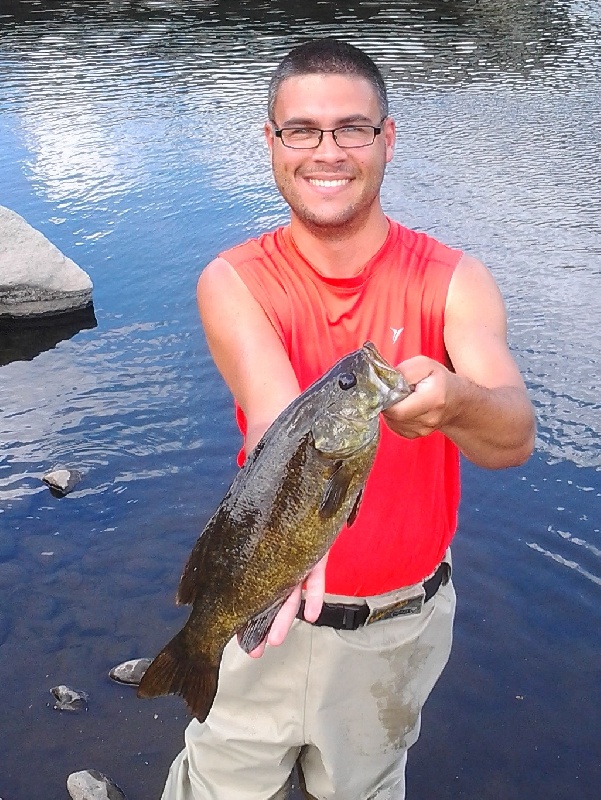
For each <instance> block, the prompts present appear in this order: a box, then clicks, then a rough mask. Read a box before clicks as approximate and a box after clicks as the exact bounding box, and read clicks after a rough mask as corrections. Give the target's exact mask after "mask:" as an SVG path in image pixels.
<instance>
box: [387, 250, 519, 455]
mask: <svg viewBox="0 0 601 800" xmlns="http://www.w3.org/2000/svg"><path fill="white" fill-rule="evenodd" d="M444 337H445V345H446V349H447V353H448V355H449V358H450V361H451V364H452V370H449V369H447V368H446V367H444V366H443V365H441V364H439V363H438V362H436V361H433V360H432V359H429V358H426V357H425V356H416V357H415V358H411V359H408V360H407V361H404V362H403V363H401V364H399V365H398V368H399V369H400V371H401V372H402V373H403V375H404V376H405V378H406V380H407V381H408V382H409V383H410V384H415V392H414V393H413V394H412V395H411V396H410V397H409V398H407V399H406V400H403V401H402V402H401V403H398V404H397V405H395V406H393V407H392V408H391V409H389V410H388V411H387V412H385V413H386V418H387V422H388V424H389V426H390V427H391V428H392V429H393V430H394V431H396V432H397V433H399V434H400V435H402V436H405V437H407V438H416V437H418V436H426V435H427V434H428V433H431V432H432V431H434V430H440V431H442V432H443V433H444V434H446V435H447V436H448V437H449V438H450V439H451V440H452V441H454V442H455V443H456V444H457V446H458V447H459V448H460V450H461V451H462V453H463V454H464V455H465V456H466V457H467V458H469V459H470V461H473V462H474V463H475V464H478V465H479V466H482V467H488V468H490V469H499V468H502V467H509V466H515V465H517V464H521V463H523V462H524V461H525V460H526V459H527V458H528V457H529V456H530V454H531V452H532V449H533V447H534V433H535V423H534V413H533V409H532V405H531V403H530V401H529V399H528V396H527V394H526V389H525V386H524V382H523V380H522V378H521V376H520V373H519V371H518V368H517V366H516V364H515V362H514V360H513V358H512V357H511V354H510V352H509V348H508V347H507V322H506V316H505V308H504V305H503V300H502V298H501V295H500V293H499V290H498V288H497V285H496V283H495V281H494V280H493V278H492V276H491V274H490V273H489V271H488V270H487V269H486V268H485V267H484V266H483V265H482V264H481V263H480V262H479V261H477V260H476V259H474V258H471V257H470V256H463V258H462V259H461V261H460V262H459V264H458V266H457V269H456V270H455V273H454V275H453V278H452V279H451V284H450V287H449V293H448V297H447V305H446V309H445V330H444Z"/></svg>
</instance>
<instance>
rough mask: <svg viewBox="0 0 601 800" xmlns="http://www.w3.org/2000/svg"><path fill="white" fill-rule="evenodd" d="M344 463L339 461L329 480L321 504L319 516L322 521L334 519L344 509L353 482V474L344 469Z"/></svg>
mask: <svg viewBox="0 0 601 800" xmlns="http://www.w3.org/2000/svg"><path fill="white" fill-rule="evenodd" d="M343 465H344V462H343V461H337V462H336V464H335V466H334V471H333V472H332V474H331V476H330V478H329V480H328V481H327V483H326V485H325V488H324V490H323V496H322V498H321V503H320V504H319V516H320V517H321V518H322V519H327V518H328V517H333V516H334V515H335V514H336V513H337V512H338V511H339V510H340V508H341V507H342V504H343V503H344V499H345V497H346V493H347V491H348V487H349V485H350V482H351V477H352V476H351V473H350V472H347V471H346V470H344V469H343Z"/></svg>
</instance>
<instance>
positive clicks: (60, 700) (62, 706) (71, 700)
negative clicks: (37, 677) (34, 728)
mask: <svg viewBox="0 0 601 800" xmlns="http://www.w3.org/2000/svg"><path fill="white" fill-rule="evenodd" d="M50 691H51V692H52V694H53V695H54V696H55V697H56V703H55V704H54V708H56V709H57V710H58V711H85V709H86V708H87V707H88V695H87V694H86V693H85V692H80V691H77V689H70V688H69V687H68V686H65V685H64V684H61V685H60V686H53V687H52V689H50Z"/></svg>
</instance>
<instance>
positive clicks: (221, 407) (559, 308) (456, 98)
mask: <svg viewBox="0 0 601 800" xmlns="http://www.w3.org/2000/svg"><path fill="white" fill-rule="evenodd" d="M323 34H337V35H341V36H344V37H345V38H346V39H348V40H349V41H351V42H353V43H355V44H358V45H359V46H362V47H364V48H365V49H366V50H367V51H368V52H369V53H370V54H371V55H372V56H373V57H374V58H375V59H376V60H377V61H378V63H379V64H380V65H381V66H382V68H383V70H384V72H385V73H386V76H387V78H388V81H389V85H390V95H391V103H392V111H393V114H394V116H395V118H396V119H397V122H398V128H399V142H398V147H397V154H396V157H395V160H394V161H393V163H392V164H391V165H390V168H389V171H388V174H387V178H386V181H385V185H384V190H383V201H384V205H385V208H386V211H387V212H388V213H389V214H390V215H391V216H392V217H394V218H396V219H399V220H400V221H402V222H403V223H404V224H407V225H409V226H411V227H415V228H418V229H421V230H426V231H428V232H429V233H431V234H433V235H435V236H437V237H438V238H440V239H442V240H443V241H445V242H447V243H448V244H451V245H454V246H457V247H462V248H464V249H466V250H468V251H469V252H471V253H473V254H474V255H477V256H478V257H480V258H481V259H482V260H484V261H485V262H486V263H487V264H488V265H489V266H490V268H491V269H492V270H493V272H494V274H495V277H496V279H497V281H498V283H499V285H500V286H501V288H502V290H503V294H504V297H505V299H506V304H507V309H508V315H509V336H510V342H511V346H512V350H513V352H514V354H515V357H516V359H517V361H518V363H519V365H520V368H521V369H522V371H523V374H524V376H525V378H526V381H527V384H528V388H529V390H530V392H531V396H532V399H533V401H534V403H535V405H536V409H537V416H538V423H539V430H538V440H537V450H536V453H535V455H534V456H533V458H532V460H531V461H530V462H529V463H528V464H527V465H525V466H524V467H520V468H516V469H512V470H506V471H503V472H495V473H490V472H485V471H483V470H479V469H476V468H475V467H472V466H471V465H469V464H466V465H465V468H464V498H463V504H462V510H461V525H460V532H459V534H458V536H457V538H456V543H455V548H454V556H455V577H456V583H457V587H458V593H459V608H458V618H457V627H456V642H455V647H454V651H453V654H452V657H451V661H450V663H449V666H448V668H447V670H446V672H445V674H444V676H443V678H442V679H441V681H440V683H439V685H438V687H437V689H436V691H435V693H434V695H433V697H432V698H431V700H430V701H429V704H428V706H427V707H426V710H425V713H424V725H423V734H422V737H421V739H420V742H419V743H418V744H417V745H416V747H415V748H414V749H413V750H412V752H411V755H410V760H409V772H408V785H409V797H410V798H415V800H417V799H418V798H434V797H436V798H441V799H442V800H447V799H448V800H450V799H451V798H453V799H455V798H466V800H472V799H473V798H476V797H477V798H480V799H481V800H489V799H490V800H523V798H524V797H528V798H530V800H543V798H544V800H566V798H572V797H574V798H579V800H596V798H598V797H599V791H600V789H599V787H600V786H601V736H600V734H599V725H598V708H599V707H600V706H601V677H600V656H599V635H598V631H599V629H600V623H601V614H600V611H599V608H600V605H601V533H600V527H601V514H600V501H599V498H600V497H601V479H600V467H601V447H600V444H601V422H600V415H599V364H600V363H601V343H600V338H599V335H598V327H599V325H598V316H599V308H600V307H601V293H600V278H599V275H600V272H601V222H600V220H601V213H600V212H601V169H600V155H599V154H600V153H601V142H600V138H601V136H600V133H599V131H600V130H601V126H600V123H601V48H600V47H599V41H600V34H601V13H600V12H599V5H598V3H597V2H596V0H582V1H581V2H577V1H576V0H574V1H573V2H568V1H567V0H566V1H565V2H564V1H563V0H556V1H555V2H554V1H553V0H511V2H498V0H481V2H475V0H465V1H462V0H457V1H456V2H450V1H449V2H443V1H442V0H429V2H426V1H425V0H424V2H408V1H407V2H403V1H402V0H400V1H399V2H378V3H375V2H350V3H344V4H341V3H331V2H321V3H315V4H306V3H296V2H287V3H279V2H263V3H260V2H254V3H251V2H236V3H233V2H205V3H202V4H201V3H194V2H191V1H190V0H181V1H180V2H175V0H174V1H173V2H164V1H163V0H156V1H155V0H147V2H133V1H132V2H119V1H118V0H114V1H113V2H96V3H94V4H87V3H83V2H55V3H52V4H50V3H44V2H34V1H33V0H32V2H20V3H18V2H15V0H4V2H3V4H2V10H1V11H0V192H1V194H0V202H1V203H2V204H4V205H7V206H9V207H11V208H13V209H14V210H15V211H17V212H19V213H20V214H22V215H23V216H24V217H26V219H27V220H28V221H29V222H30V223H31V224H32V225H34V226H35V227H37V228H39V229H40V230H42V231H43V232H44V233H45V234H46V235H47V236H48V237H49V238H50V239H51V240H52V241H53V242H54V243H55V244H56V245H57V246H58V247H60V248H61V249H62V250H63V251H64V252H65V253H66V254H67V255H68V256H70V257H71V258H73V259H74V260H75V261H76V262H77V263H79V264H80V265H81V266H82V267H83V268H84V269H85V270H86V271H87V272H88V273H89V274H90V276H91V278H92V280H93V282H94V305H95V315H96V321H97V325H96V327H91V328H88V329H84V330H81V331H80V332H79V333H76V334H75V335H72V334H73V331H62V332H60V333H59V334H58V335H57V336H55V340H57V341H52V337H51V336H48V337H46V339H45V340H43V339H41V338H40V339H39V340H37V341H35V342H33V343H32V342H31V340H27V339H26V337H25V336H24V335H23V334H22V333H21V334H18V335H15V336H12V337H11V339H10V342H9V341H8V339H7V338H5V340H4V345H3V348H2V359H3V360H2V361H0V363H4V366H2V367H0V408H2V422H1V438H0V441H1V446H2V451H1V452H2V459H1V461H0V592H1V595H0V596H1V597H2V603H1V605H0V686H1V687H2V689H1V694H0V697H1V702H2V711H3V713H2V715H1V716H0V740H1V741H2V747H1V748H0V751H1V752H0V796H1V797H2V798H4V800H31V798H38V797H44V798H46V799H47V800H59V799H60V798H63V797H65V796H66V791H65V780H66V776H67V774H68V773H69V772H72V771H76V770H79V769H85V768H96V769H100V770H102V771H104V772H106V773H107V774H109V775H111V776H112V777H113V779H115V780H116V781H117V782H118V783H119V784H120V785H121V786H122V787H123V789H124V790H125V791H126V792H127V795H128V797H129V798H130V800H148V798H153V797H158V796H159V794H160V789H161V786H162V783H163V780H164V776H165V773H166V770H167V768H168V765H169V763H170V762H171V760H172V758H173V756H174V755H175V754H176V752H177V751H178V750H179V749H180V747H181V737H182V731H183V728H184V725H185V723H186V720H187V715H186V712H185V709H184V705H183V703H182V702H181V700H179V699H178V698H162V699H159V700H156V701H141V700H137V699H136V698H135V693H134V691H133V690H130V689H129V688H128V687H120V686H118V685H116V684H114V683H111V682H110V681H109V679H108V677H107V672H108V670H109V669H110V668H111V667H112V666H114V665H115V664H117V663H119V662H120V661H123V660H125V659H127V658H130V657H136V656H143V655H154V653H155V652H156V651H157V650H158V648H159V647H160V646H162V644H163V643H164V642H165V641H166V639H167V638H168V636H169V635H170V634H172V633H173V632H174V631H175V630H176V629H177V628H178V627H179V625H180V624H181V622H182V621H183V619H184V618H185V615H186V612H185V610H182V609H178V608H176V607H175V605H174V603H173V598H174V593H175V587H176V584H177V580H178V578H179V574H180V570H181V567H182V565H183V563H184V561H185V559H186V557H187V554H188V552H189V550H190V548H191V546H192V543H193V542H194V540H195V539H196V536H197V534H198V531H199V530H200V529H201V527H202V525H203V523H204V522H205V521H206V519H207V518H208V516H209V515H210V513H211V512H212V510H213V509H214V507H215V506H216V504H217V503H218V502H219V500H220V499H221V496H222V494H223V492H224V491H225V488H226V487H227V486H228V484H229V481H230V480H231V477H232V475H233V474H234V469H235V467H234V463H233V455H234V452H235V451H236V449H237V447H238V444H239V440H238V435H237V432H236V429H235V426H234V424H233V421H232V416H231V413H230V412H231V409H230V400H229V396H228V393H227V390H226V389H225V388H224V386H223V384H222V383H221V381H220V379H219V378H218V376H217V374H216V371H215V369H214V367H213V366H212V362H211V359H210V357H209V355H208V352H207V348H206V345H205V343H204V339H203V337H202V334H201V330H200V325H199V322H198V318H197V312H196V308H195V299H194V292H195V283H196V279H197V276H198V274H199V272H200V270H201V269H202V267H203V265H204V264H206V263H207V262H208V261H209V260H210V259H211V258H213V257H214V256H215V255H216V254H217V253H218V252H219V251H220V250H222V249H224V248H226V247H228V246H230V245H232V244H234V243H236V242H239V241H241V240H242V239H244V238H247V237H248V236H250V235H253V234H255V233H257V232H259V231H261V230H264V229H266V228H272V227H274V226H276V225H277V224H280V223H281V222H283V221H285V219H286V209H285V207H284V205H283V203H282V202H281V200H280V199H279V197H278V195H277V193H276V191H275V189H274V187H273V183H272V181H271V176H270V171H269V164H268V159H267V152H266V148H265V145H264V143H263V140H262V133H261V127H262V123H263V120H264V113H265V112H264V108H265V96H266V87H267V82H268V78H269V73H270V70H271V69H272V67H273V66H274V65H275V64H276V63H277V61H278V60H279V58H280V57H281V56H282V55H283V54H284V53H285V52H286V51H287V50H288V49H289V48H290V47H291V46H292V45H293V44H296V43H297V42H299V41H301V40H303V39H304V38H306V37H308V36H312V35H323ZM4 336H5V337H6V336H7V334H6V332H4ZM69 336H71V338H69ZM53 345H54V346H53ZM19 348H21V349H20V350H19ZM19 353H20V358H21V359H25V360H14V359H15V358H16V357H18V356H19ZM36 353H37V354H36ZM34 355H35V357H33V356H34ZM5 362H10V363H5ZM63 464H66V465H70V466H74V467H77V468H79V469H82V470H83V471H84V472H85V478H84V480H83V482H82V483H81V484H80V486H79V487H78V489H77V490H76V491H75V492H74V493H73V494H71V495H69V496H68V497H66V498H64V499H60V500H59V499H56V498H54V497H52V496H51V495H50V493H49V491H48V489H47V488H45V487H44V486H43V485H42V483H41V481H40V476H41V475H42V474H43V473H44V472H45V471H46V470H47V469H49V468H51V467H53V466H55V465H63ZM59 683H67V684H69V685H72V686H74V687H75V688H78V689H84V690H86V691H88V693H89V695H90V706H89V710H88V711H87V712H86V713H83V714H79V715H69V714H66V713H64V712H63V713H59V712H57V711H55V710H53V709H52V698H51V695H50V693H49V690H50V688H51V687H52V686H55V685H56V684H59Z"/></svg>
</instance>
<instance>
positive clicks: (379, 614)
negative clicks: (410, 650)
mask: <svg viewBox="0 0 601 800" xmlns="http://www.w3.org/2000/svg"><path fill="white" fill-rule="evenodd" d="M424 598H425V592H424V587H423V586H422V585H421V584H417V585H416V586H408V587H407V588H406V589H401V590H400V591H398V592H395V593H394V594H393V597H392V598H391V599H390V602H388V603H386V604H385V605H377V604H376V603H372V602H369V603H368V605H369V616H368V617H367V619H366V620H365V624H366V625H371V624H372V623H373V622H382V620H385V619H394V618H395V617H408V616H410V615H412V614H420V613H421V611H422V608H423V607H424Z"/></svg>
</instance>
